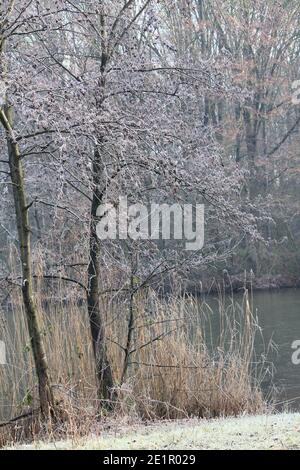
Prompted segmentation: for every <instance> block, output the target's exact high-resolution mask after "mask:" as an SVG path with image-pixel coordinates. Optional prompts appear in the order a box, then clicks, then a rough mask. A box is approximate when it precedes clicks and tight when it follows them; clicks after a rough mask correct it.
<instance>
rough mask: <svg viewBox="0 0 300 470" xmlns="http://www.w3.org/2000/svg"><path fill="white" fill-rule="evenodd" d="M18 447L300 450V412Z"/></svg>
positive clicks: (115, 430) (128, 429) (127, 429)
mask: <svg viewBox="0 0 300 470" xmlns="http://www.w3.org/2000/svg"><path fill="white" fill-rule="evenodd" d="M17 448H18V449H22V450H26V449H28V450H29V449H36V450H39V449H41V450H46V449H52V450H55V449H57V450H60V449H62V450H69V449H82V450H87V449H92V450H124V449H128V450H131V449H132V450H135V449H147V450H158V449H160V450H173V449H174V450H176V449H177V450H178V449H180V450H195V449H200V450H201V449H203V450H204V449H211V450H213V449H219V450H221V449H234V450H238V449H245V450H246V449H253V450H255V449H257V450H276V449H278V450H280V449H285V450H290V449H291V450H300V414H298V413H295V414H288V413H286V414H277V415H263V416H243V417H239V418H226V419H216V420H186V421H177V422H167V423H155V424H151V425H141V424H135V425H132V424H130V425H127V426H126V425H125V424H124V425H123V426H121V427H118V426H112V427H111V428H110V429H109V430H106V431H103V432H102V433H101V435H100V436H95V435H91V436H89V437H86V438H81V439H75V440H68V441H61V442H46V443H45V442H44V443H42V442H37V443H35V444H31V445H23V446H19V447H17Z"/></svg>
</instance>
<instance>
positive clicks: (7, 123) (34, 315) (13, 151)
mask: <svg viewBox="0 0 300 470" xmlns="http://www.w3.org/2000/svg"><path fill="white" fill-rule="evenodd" d="M0 120H1V123H2V125H3V127H4V128H5V130H6V135H7V147H8V156H9V166H10V177H11V181H12V185H13V196H14V207H15V215H16V222H17V229H18V238H19V248H20V257H21V263H22V293H23V302H24V308H25V314H26V320H27V325H28V330H29V335H30V342H31V348H32V352H33V357H34V363H35V369H36V373H37V377H38V384H39V398H40V407H41V412H42V414H43V417H44V418H47V419H48V418H49V417H50V416H54V409H55V407H54V398H53V394H52V390H51V381H50V377H49V370H48V364H47V359H46V354H45V349H44V345H43V341H42V337H41V333H40V329H39V324H38V312H37V308H36V305H35V302H34V295H33V277H32V260H31V247H30V226H29V216H28V210H29V207H28V205H27V202H26V194H25V187H24V174H23V168H22V162H21V157H20V150H19V146H18V144H17V142H16V140H15V137H14V131H13V110H12V108H10V107H8V106H6V107H5V108H4V109H2V110H1V111H0Z"/></svg>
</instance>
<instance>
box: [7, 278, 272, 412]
mask: <svg viewBox="0 0 300 470" xmlns="http://www.w3.org/2000/svg"><path fill="white" fill-rule="evenodd" d="M38 282H41V281H38ZM52 287H53V286H52ZM37 291H39V292H42V289H41V286H39V288H38V289H37ZM49 292H53V288H51V290H49ZM64 292H65V291H64V286H63V285H62V284H61V283H60V282H58V283H57V285H56V297H55V298H54V297H51V296H50V297H49V296H48V295H47V296H46V295H45V291H44V294H43V298H42V296H41V298H39V299H38V303H39V311H40V312H41V318H40V323H41V328H42V332H43V335H44V340H45V344H46V350H47V356H48V360H49V364H50V368H51V375H52V379H53V387H54V391H55V396H56V399H57V401H58V402H60V403H61V404H62V405H63V406H65V407H66V410H68V411H67V412H68V413H69V414H70V413H71V414H72V412H74V414H75V416H76V414H77V415H78V416H79V414H80V413H79V410H81V411H83V410H84V412H86V413H89V415H90V416H94V417H95V416H96V415H97V416H98V415H99V409H100V410H101V406H99V403H98V400H97V396H96V392H95V390H96V380H95V372H94V362H93V354H92V349H91V341H90V333H89V324H88V318H87V311H86V307H85V305H84V303H83V304H82V305H79V304H78V293H77V292H75V291H74V295H73V296H72V295H71V296H70V295H69V296H68V298H67V299H65V300H61V299H64V298H65V295H64ZM46 297H47V301H46ZM11 298H12V302H11V306H10V309H8V310H7V311H6V312H4V311H2V312H1V314H0V338H1V339H2V340H3V341H5V343H6V348H7V358H8V363H7V365H5V366H0V421H5V420H8V419H10V418H12V417H14V416H16V415H19V414H22V413H23V412H26V411H27V410H29V409H32V408H35V407H37V406H38V404H37V383H36V377H35V373H34V367H33V361H32V355H31V351H30V345H29V337H28V331H27V327H26V324H25V320H24V318H25V316H24V312H23V306H22V301H21V297H20V292H19V291H18V289H14V291H13V295H12V296H11ZM102 311H103V313H104V315H105V318H106V328H107V330H106V331H107V350H108V356H109V359H110V362H111V365H112V370H113V373H114V379H115V387H116V393H115V397H116V399H115V400H116V403H115V406H114V412H115V413H117V414H118V416H120V415H121V414H123V415H124V416H125V415H126V416H128V415H130V416H134V417H136V418H143V419H162V418H166V419H178V418H186V417H190V416H196V417H216V416H223V415H224V416H225V415H238V414H240V413H256V412H261V411H263V410H264V409H265V406H266V405H265V401H264V398H263V394H262V392H261V388H260V384H261V381H262V379H263V364H262V363H261V362H259V361H257V358H255V354H254V341H255V336H256V335H257V334H259V333H260V330H259V327H258V325H257V321H256V319H255V318H254V316H253V314H252V311H251V306H250V302H249V299H248V295H247V292H246V293H245V295H244V298H243V300H242V302H241V303H240V304H237V303H236V302H234V300H233V299H229V300H228V299H227V300H225V299H224V298H223V297H222V296H221V295H220V297H219V301H218V305H217V308H216V309H215V310H214V311H213V310H212V309H211V307H210V306H209V305H208V303H206V302H204V301H201V300H199V299H196V298H193V297H181V298H178V297H175V296H169V297H168V298H164V299H162V298H160V297H159V296H158V295H157V294H156V293H155V292H154V291H152V290H146V291H143V292H139V293H137V294H136V295H135V296H134V298H132V299H131V300H130V301H129V300H127V299H126V298H125V297H123V296H121V295H119V296H115V297H114V298H111V297H108V296H107V297H103V298H102ZM254 359H255V360H254ZM70 410H72V411H70ZM70 419H71V417H70Z"/></svg>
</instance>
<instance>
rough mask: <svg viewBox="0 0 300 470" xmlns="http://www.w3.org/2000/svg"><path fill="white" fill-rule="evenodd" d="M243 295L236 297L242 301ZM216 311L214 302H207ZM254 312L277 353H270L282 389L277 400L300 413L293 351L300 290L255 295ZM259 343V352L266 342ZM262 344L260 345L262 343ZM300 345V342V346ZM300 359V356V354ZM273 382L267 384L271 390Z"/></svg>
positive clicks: (299, 328)
mask: <svg viewBox="0 0 300 470" xmlns="http://www.w3.org/2000/svg"><path fill="white" fill-rule="evenodd" d="M240 299H241V297H240V296H238V295H237V296H236V300H237V301H239V300H240ZM207 302H208V303H209V304H211V306H212V308H213V304H214V299H210V300H209V299H207ZM254 313H255V314H256V315H257V317H258V322H259V325H260V327H261V328H262V333H263V338H264V343H265V345H267V344H269V343H270V341H271V340H272V341H273V343H275V345H276V346H277V350H276V351H275V350H272V351H270V352H269V354H268V360H269V361H272V362H274V365H275V372H274V377H273V380H272V382H273V384H274V385H275V386H276V387H277V388H278V389H279V392H278V394H277V397H276V402H277V406H278V408H281V407H282V406H285V405H287V404H288V406H289V407H290V408H292V409H294V410H300V365H296V364H293V361H292V355H293V353H294V352H295V351H294V350H293V349H292V344H293V343H294V341H296V340H298V341H299V342H300V289H298V290H296V289H295V290H293V289H287V290H280V291H268V292H255V293H254ZM260 341H261V340H259V339H258V341H257V345H256V348H257V352H258V353H260V352H261V349H262V341H261V342H260ZM259 343H260V344H259ZM299 344H300V343H299ZM298 357H299V358H300V354H299V355H298ZM271 385H272V384H271V381H270V380H267V381H266V383H264V389H265V390H267V391H268V389H270V386H271Z"/></svg>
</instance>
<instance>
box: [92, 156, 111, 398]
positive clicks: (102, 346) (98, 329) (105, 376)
mask: <svg viewBox="0 0 300 470" xmlns="http://www.w3.org/2000/svg"><path fill="white" fill-rule="evenodd" d="M100 160H101V159H100V155H99V152H98V151H95V154H94V164H93V185H94V191H93V200H92V206H91V215H90V246H89V265H88V290H87V304H88V313H89V320H90V327H91V334H92V341H93V350H94V356H95V361H96V372H97V379H98V396H99V398H101V399H104V400H112V398H113V376H112V371H111V367H110V364H109V361H108V359H107V354H106V340H105V326H104V318H103V315H102V314H101V310H100V304H99V284H100V282H99V281H100V264H99V263H100V261H99V258H100V248H101V247H100V240H99V239H98V236H97V232H96V227H97V209H98V206H99V204H101V201H102V193H101V191H100V188H99V183H100V181H99V180H100V177H101V162H100Z"/></svg>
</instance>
